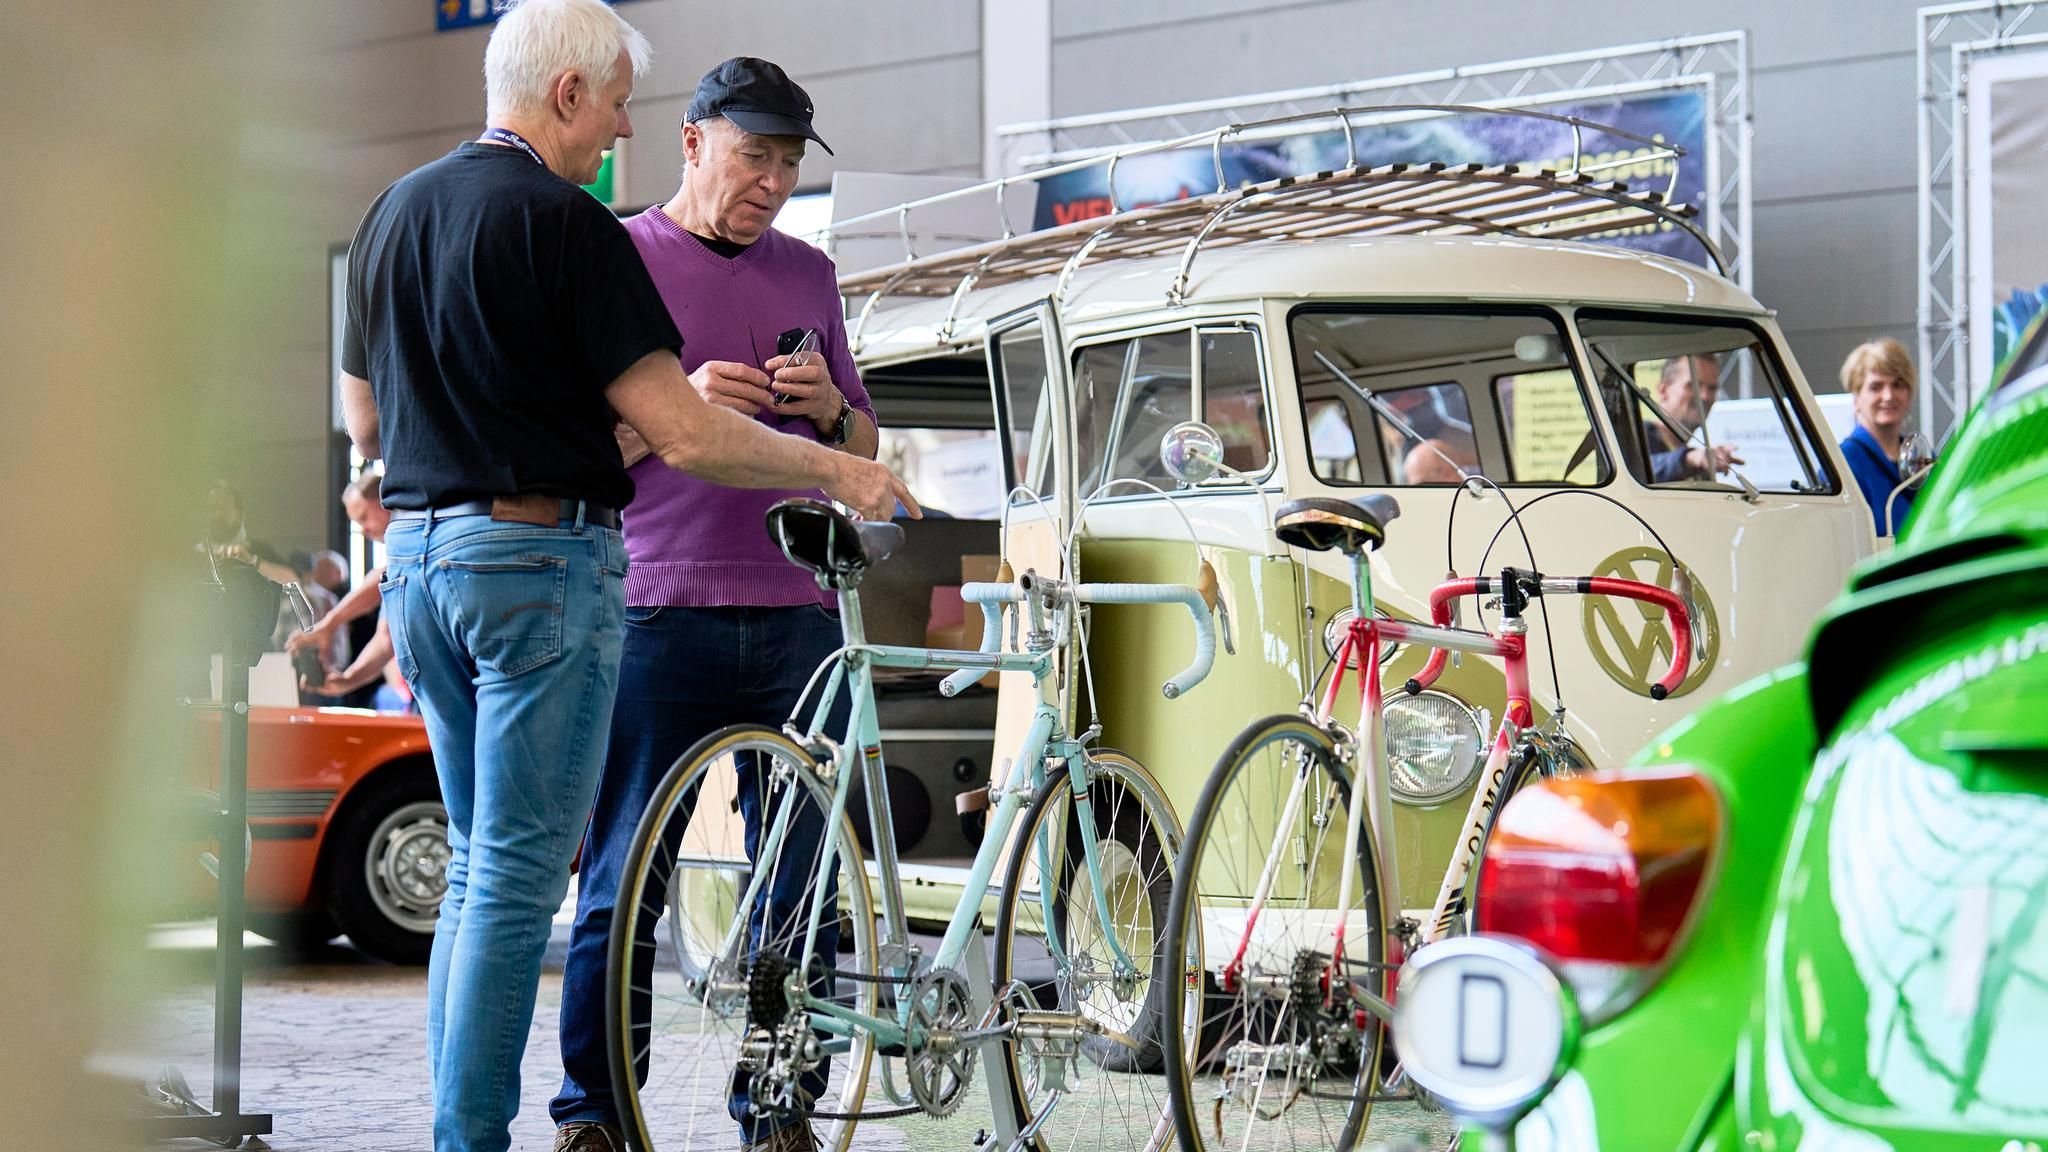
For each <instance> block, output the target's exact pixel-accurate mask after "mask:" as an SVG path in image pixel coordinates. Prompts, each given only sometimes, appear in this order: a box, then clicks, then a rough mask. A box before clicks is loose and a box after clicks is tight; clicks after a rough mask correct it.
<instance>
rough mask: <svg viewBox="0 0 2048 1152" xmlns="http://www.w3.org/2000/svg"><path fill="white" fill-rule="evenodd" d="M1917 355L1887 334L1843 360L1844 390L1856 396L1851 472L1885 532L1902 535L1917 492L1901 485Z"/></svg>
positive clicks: (1845, 447)
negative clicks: (1902, 451)
mask: <svg viewBox="0 0 2048 1152" xmlns="http://www.w3.org/2000/svg"><path fill="white" fill-rule="evenodd" d="M1914 383H1915V380H1914V373H1913V358H1912V357H1911V356H1910V355H1908V354H1907V352H1906V346H1905V345H1904V344H1901V343H1899V342H1898V341H1897V340H1894V339H1892V338H1891V337H1889V336H1887V337H1885V338H1884V339H1882V340H1872V341H1870V342H1868V343H1865V344H1859V345H1857V346H1856V350H1855V351H1853V352H1851V353H1849V356H1848V359H1846V360H1843V361H1842V391H1844V392H1847V393H1848V394H1849V395H1850V396H1852V397H1854V403H1855V406H1856V428H1855V430H1854V431H1852V432H1850V433H1849V436H1848V438H1847V439H1845V440H1843V441H1842V455H1843V456H1844V457H1846V458H1847V459H1848V461H1849V473H1850V475H1852V476H1854V477H1856V487H1857V488H1858V489H1860V490H1861V491H1862V492H1863V499H1864V501H1865V502H1866V503H1868V504H1869V505H1870V516H1871V519H1872V520H1873V521H1874V522H1875V524H1876V526H1877V534H1878V535H1879V536H1893V535H1897V533H1898V531H1899V526H1900V525H1902V524H1904V523H1905V522H1906V513H1908V512H1910V511H1912V510H1913V493H1912V492H1910V491H1905V490H1898V493H1897V495H1893V492H1894V490H1897V489H1899V482H1900V481H1901V479H1903V477H1902V476H1901V475H1900V474H1899V442H1900V441H1901V440H1902V439H1904V437H1905V433H1906V414H1907V413H1909V412H1911V411H1912V410H1913V387H1914Z"/></svg>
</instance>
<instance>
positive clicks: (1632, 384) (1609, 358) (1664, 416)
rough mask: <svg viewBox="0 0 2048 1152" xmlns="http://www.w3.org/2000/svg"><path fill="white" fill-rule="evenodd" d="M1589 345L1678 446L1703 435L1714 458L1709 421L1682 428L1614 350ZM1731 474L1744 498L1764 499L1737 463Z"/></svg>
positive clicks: (1702, 440) (1704, 449) (1709, 455)
mask: <svg viewBox="0 0 2048 1152" xmlns="http://www.w3.org/2000/svg"><path fill="white" fill-rule="evenodd" d="M1586 347H1587V348H1590V349H1592V352H1593V355H1595V356H1598V357H1599V358H1600V362H1601V363H1602V364H1605V365H1606V366H1607V370H1608V371H1609V372H1610V373H1612V374H1613V375H1614V377H1615V378H1616V379H1618V380H1620V381H1621V383H1622V384H1623V386H1625V387H1626V388H1628V390H1629V391H1630V392H1633V393H1634V394H1635V396H1636V398H1637V399H1638V400H1640V401H1642V403H1643V404H1644V405H1646V406H1647V407H1648V408H1649V409H1650V414H1651V415H1652V416H1655V417H1656V418H1657V422H1658V423H1660V424H1662V425H1664V430H1665V431H1667V432H1669V433H1670V434H1671V438H1672V439H1673V440H1676V441H1678V444H1679V447H1681V448H1682V447H1685V446H1686V445H1688V444H1690V443H1691V442H1692V438H1693V436H1694V435H1695V434H1697V435H1698V436H1699V438H1700V448H1701V451H1702V452H1704V453H1705V454H1706V456H1707V459H1709V460H1712V459H1713V456H1714V444H1713V441H1712V440H1711V439H1709V438H1708V436H1707V422H1706V421H1705V420H1701V421H1700V426H1699V427H1698V428H1695V429H1693V431H1692V432H1687V431H1686V430H1685V429H1683V428H1681V427H1679V425H1678V419H1677V418H1676V417H1674V416H1673V415H1671V413H1669V412H1666V411H1665V410H1664V406H1663V405H1662V404H1659V403H1658V402H1657V398H1656V397H1655V396H1652V395H1650V390H1649V389H1647V388H1645V387H1643V386H1642V385H1641V384H1640V383H1638V382H1637V381H1636V378H1635V377H1633V376H1631V375H1629V374H1628V373H1627V372H1624V371H1622V368H1621V365H1620V364H1618V363H1616V362H1615V360H1614V356H1613V354H1612V353H1610V352H1608V351H1607V349H1605V348H1602V347H1600V346H1599V345H1598V344H1595V343H1593V342H1592V341H1590V340H1589V341H1587V342H1586ZM1693 387H1694V388H1695V389H1697V388H1698V387H1699V382H1698V381H1694V382H1693ZM1694 399H1695V401H1697V399H1698V397H1697V395H1695V397H1694ZM1644 447H1645V448H1647V447H1648V445H1644ZM1728 474H1729V475H1731V476H1733V477H1735V479H1736V480H1737V481H1738V482H1739V483H1740V484H1741V486H1742V499H1743V500H1744V501H1745V502H1747V503H1750V504H1755V503H1756V502H1758V501H1759V500H1761V499H1763V493H1761V492H1759V491H1757V487H1756V485H1754V484H1752V483H1750V482H1749V477H1747V476H1744V475H1743V474H1742V471H1741V469H1738V468H1737V467H1735V465H1733V464H1730V465H1728ZM1653 479H1654V478H1653ZM1712 479H1713V477H1712V475H1711V474H1710V475H1709V476H1708V480H1709V481H1711V480H1712ZM1721 487H1723V488H1726V487H1728V485H1726V484H1723V485H1721Z"/></svg>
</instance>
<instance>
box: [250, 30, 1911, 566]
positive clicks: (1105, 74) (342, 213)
mask: <svg viewBox="0 0 2048 1152" xmlns="http://www.w3.org/2000/svg"><path fill="white" fill-rule="evenodd" d="M992 2H996V3H1049V4H1050V5H1051V10H1052V11H1051V28H1052V37H1053V43H1052V46H1051V54H1050V55H1051V71H1052V109H1051V111H1052V113H1053V114H1054V115H1070V114H1076V113H1083V112H1100V111H1108V110H1114V109H1120V108H1129V107H1134V106H1139V105H1147V104H1159V103H1167V102H1173V101H1180V100H1192V99H1201V98H1206V97H1219V96H1232V95H1242V94H1246V93H1251V92H1259V91H1266V90H1271V89H1277V88H1288V87H1298V86H1304V85H1314V84H1323V83H1334V82H1339V81H1345V80H1355V79H1361V78H1367V77H1373V76H1381V75H1388V74H1392V73H1397V72H1408V71H1415V70H1418V69H1426V68H1436V67H1443V66H1449V65H1455V64H1461V63H1463V64H1470V63H1481V62H1489V61H1498V60H1509V59H1515V58H1519V57H1527V56H1534V55H1540V54H1545V53H1552V52H1564V51H1573V50H1579V49H1587V48H1598V47H1606V46H1614V45H1620V44H1626V43H1632V42H1640V41H1645V40H1655V39H1661V38H1664V37H1669V36H1677V35H1685V34H1694V33H1715V32H1724V31H1730V30H1734V29H1747V30H1748V31H1749V32H1750V34H1751V51H1752V66H1753V69H1754V90H1753V93H1752V107H1753V110H1754V113H1755V120H1756V138H1755V149H1754V160H1755V193H1756V199H1755V208H1756V216H1755V223H1754V244H1755V250H1754V259H1755V268H1756V291H1757V295H1758V296H1759V297H1760V298H1761V299H1762V300H1763V301H1764V303H1765V304H1767V305H1770V306H1773V307H1775V308H1778V309H1779V310H1780V311H1781V317H1782V321H1783V323H1784V325H1785V327H1786V329H1787V331H1788V332H1789V334H1790V336H1791V339H1792V343H1793V348H1794V350H1795V352H1796V354H1797V355H1798V356H1799V359H1800V361H1801V363H1802V365H1803V366H1804V367H1805V369H1806V372H1807V374H1808V376H1809V378H1811V379H1812V380H1813V381H1814V383H1815V384H1816V386H1817V387H1819V388H1821V389H1823V390H1826V389H1831V388H1832V387H1834V385H1833V383H1832V381H1833V379H1834V373H1835V367H1836V365H1837V364H1838V363H1839V362H1840V359H1841V357H1842V355H1843V354H1844V353H1846V352H1847V351H1848V349H1849V348H1851V347H1852V346H1854V345H1855V344H1856V343H1857V342H1859V341H1861V340H1863V339H1866V338H1868V337H1870V336H1874V335H1881V334H1889V335H1895V336H1898V337H1900V338H1901V339H1907V340H1908V342H1909V344H1910V343H1911V339H1910V338H1911V336H1912V334H1913V329H1914V307H1915V287H1914V275H1915V263H1914V253H1913V245H1914V228H1915V214H1914V213H1915V209H1914V199H1913V195H1914V193H1913V189H1914V162H1915V160H1914V156H1915V152H1914V106H1915V105H1914V91H1913V83H1914V71H1913V69H1914V63H1913V61H1914V52H1913V46H1914V38H1915V36H1916V32H1917V22H1916V20H1915V18H1914V12H1915V8H1916V6H1917V2H1918V0H1722V2H1721V3H1718V4H1713V5H1699V4H1682V3H1678V2H1676V0H1663V2H1661V3H1646V2H1642V0H1569V2H1565V0H1551V2H1550V3H1547V4H1544V5H1541V6H1540V7H1539V6H1537V5H1530V4H1524V3H1512V2H1509V0H1459V2H1455V3H1444V2H1441V0H1437V2H1425V0H992ZM264 7H265V9H266V10H269V11H274V12H279V13H283V12H287V11H288V12H289V13H290V14H291V15H290V17H289V18H290V19H292V20H294V21H298V22H299V26H298V27H297V28H296V29H295V30H294V31H293V32H292V34H291V38H292V39H294V40H296V41H297V42H300V43H304V44H307V45H308V48H307V49H306V50H305V51H304V52H303V53H301V54H297V55H293V56H289V57H286V58H283V59H278V60H273V61H268V62H266V68H267V69H268V73H267V74H268V76H269V80H270V85H271V87H272V88H273V89H274V90H275V92H276V97H275V98H276V99H277V100H278V101H279V104H280V108H281V109H282V112H281V116H280V118H281V119H282V120H283V121H284V122H285V123H286V124H287V125H289V127H288V128H286V129H284V130H283V131H282V135H283V139H280V140H259V141H252V142H251V144H250V146H251V147H252V148H258V149H261V148H265V147H272V148H275V149H276V150H277V151H278V153H279V155H280V156H284V157H288V158H289V159H288V162H289V163H290V164H291V165H292V166H293V167H292V176H293V177H294V178H295V179H296V180H297V181H298V185H299V187H300V188H301V189H302V195H301V196H299V197H298V198H296V199H295V202H294V203H293V205H292V206H291V208H290V209H289V211H290V212H291V213H292V214H293V219H292V231H293V234H295V235H301V236H303V237H304V243H303V246H300V247H294V248H287V249H285V250H266V251H265V252H263V253H261V254H255V258H260V259H261V260H263V261H265V262H266V263H267V265H268V266H269V267H270V269H271V271H272V272H273V274H274V275H275V277H276V278H277V279H278V280H279V282H280V284H281V285H288V286H289V287H288V289H286V290H287V291H288V292H289V294H290V298H292V299H293V300H295V301H297V302H298V304H297V306H296V307H295V308H293V309H292V310H291V311H290V312H289V313H288V314H281V315H280V317H279V319H278V321H277V324H276V329H277V330H276V331H267V332H265V333H262V334H260V336H259V337H257V338H258V339H260V340H261V341H262V342H263V343H264V344H265V346H266V347H268V348H269V349H270V351H271V353H272V356H271V360H270V362H271V363H273V364H274V365H275V368H274V371H273V372H271V377H274V381H275V388H274V390H272V391H270V392H268V393H266V394H267V395H268V396H269V397H270V399H271V400H272V401H274V402H273V403H266V404H260V405H254V406H251V407H250V408H249V409H248V410H247V411H245V412H243V413H242V416H243V420H242V422H241V426H240V428H239V429H238V431H239V432H240V434H241V435H240V438H241V439H242V441H243V442H244V443H246V444H247V445H248V448H247V451H246V453H245V454H244V455H243V456H242V457H240V458H239V459H238V460H236V461H233V462H231V463H230V464H229V465H227V466H226V467H224V470H225V471H228V472H230V473H232V474H235V475H237V476H239V477H240V478H242V479H243V480H244V483H245V487H246V488H248V489H249V494H250V520H251V527H252V532H254V533H255V534H257V535H259V536H264V537H267V538H269V539H271V540H273V541H276V542H278V543H280V544H282V545H285V546H288V547H289V546H304V545H311V544H314V543H316V542H317V541H319V540H320V539H321V538H322V537H323V536H324V534H325V532H326V525H327V517H328V516H329V514H330V512H329V509H330V506H331V504H332V500H331V498H330V494H329V493H328V492H327V491H326V489H327V487H328V479H327V475H326V463H325V461H326V459H327V452H328V446H329V443H330V440H329V433H328V431H327V421H328V415H327V414H328V407H327V405H328V394H329V387H330V385H329V380H328V364H327V329H326V322H327V321H326V316H327V285H326V278H325V276H326V253H327V249H328V246H329V245H331V244H335V243H340V242H345V241H346V240H347V239H348V238H349V236H350V235H351V234H352V233H353V231H354V227H355V223H356V221H357V219H358V218H359V217H360V215H361V213H362V211H363V209H364V208H365V207H367V206H368V204H369V202H370V201H371V199H372V198H374V197H375V196H376V194H377V192H378V191H380V190H381V189H382V188H383V187H384V186H385V185H386V184H388V183H389V182H390V181H392V180H393V179H395V178H396V177H398V176H399V175H401V174H403V173H404V172H405V171H407V170H408V169H410V168H412V167H414V166H416V165H418V164H421V163H424V162H426V161H428V160H430V159H432V158H434V157H435V156H438V155H440V154H441V153H442V152H444V151H446V150H447V149H448V148H449V147H451V146H452V145H453V144H455V143H456V142H457V141H459V140H461V139H463V138H465V137H467V136H469V135H470V134H472V133H473V132H474V131H475V130H476V128H477V126H478V124H479V121H480V119H481V116H482V113H483V91H482V61H483V49H484V43H485V39H486V37H487V35H488V32H487V30H485V29H475V30H470V31H465V32H457V33H445V34H437V33H435V32H434V31H433V18H432V13H431V8H430V5H429V4H428V3H427V0H375V2H372V3H357V2H351V3H346V4H291V5H276V6H274V7H273V6H264ZM980 7H981V5H979V4H976V3H974V2H973V0H868V2H865V3H859V4H855V3H845V2H818V0H810V2H806V0H754V2H752V3H747V4H728V3H709V2H707V0H633V2H631V3H628V4H625V5H623V6H622V7H621V9H620V10H621V12H622V13H623V14H624V15H625V16H626V17H627V18H628V19H630V20H632V21H633V22H634V23H635V24H636V25H638V26H639V27H640V28H642V29H643V30H645V31H646V32H647V34H648V36H649V38H650V39H651V40H652V41H653V44H654V48H655V62H654V67H653V72H652V75H651V76H649V77H648V78H646V79H644V80H643V81H642V82H641V84H640V87H639V89H638V91H637V92H636V94H635V97H634V105H633V107H634V123H635V128H636V130H637V132H638V135H637V136H636V138H635V139H634V140H632V141H631V142H630V143H629V144H628V145H627V146H626V154H625V164H624V167H625V177H626V183H625V198H626V199H627V200H628V201H629V202H632V203H646V202H651V201H655V200H659V199H663V198H665V197H666V196H668V195H669V193H670V192H672V191H673V188H674V183H675V170H676V161H677V155H676V152H677V146H676V143H675V136H674V131H675V124H676V121H677V120H678V119H679V117H680V113H681V110H682V108H683V106H684V105H685V104H686V103H687V101H688V97H689V93H690V91H691V89H692V87H693V85H694V83H695V80H696V78H697V76H699V75H700V74H701V73H702V72H703V71H704V70H705V69H706V68H708V67H709V66H710V65H712V64H713V63H716V62H717V61H718V60H720V59H723V58H724V57H726V56H729V55H734V54H737V53H742V52H747V53H753V54H759V55H767V56H770V57H772V58H775V59H777V60H778V61H780V62H781V63H783V64H784V65H785V66H787V67H788V68H789V69H790V71H791V72H792V73H793V74H795V75H796V76H797V78H798V79H799V80H801V81H802V82H803V83H804V84H805V86H806V87H808V88H809V89H810V91H811V93H812V95H813V96H814V97H815V98H816V101H817V105H818V110H819V111H818V124H819V128H820V130H821V132H822V133H823V135H824V136H825V137H826V138H827V139H829V140H831V141H832V142H833V144H834V146H835V147H836V148H837V149H838V155H837V156H836V157H828V156H826V155H824V154H823V153H822V152H820V151H817V150H815V149H814V150H813V152H812V158H811V159H810V160H807V161H806V163H805V169H804V182H805V184H806V185H807V186H822V185H824V184H826V183H828V182H829V180H830V175H831V172H832V170H833V167H834V166H835V165H838V166H844V167H845V168H848V169H859V170H865V171H896V172H918V173H939V174H949V175H950V174H968V175H971V174H975V173H977V172H978V171H979V170H980V167H981V162H982V152H981V148H982V132H981V109H982V96H981V83H982V47H981V41H980V29H981V21H980ZM1538 11H1540V12H1543V13H1544V15H1542V16H1540V17H1539V16H1536V15H1532V13H1533V12H1538ZM276 18H277V19H279V20H283V19H286V17H285V16H283V15H279V16H277V17H276ZM308 21H310V23H306V22H308Z"/></svg>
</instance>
